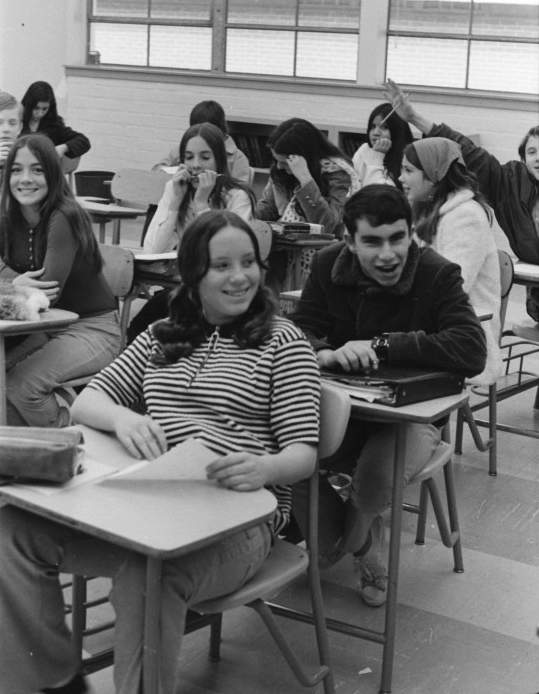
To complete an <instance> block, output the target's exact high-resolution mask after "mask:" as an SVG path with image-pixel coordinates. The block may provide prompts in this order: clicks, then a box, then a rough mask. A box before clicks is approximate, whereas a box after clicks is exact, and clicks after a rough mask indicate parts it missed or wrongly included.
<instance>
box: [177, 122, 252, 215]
mask: <svg viewBox="0 0 539 694" xmlns="http://www.w3.org/2000/svg"><path fill="white" fill-rule="evenodd" d="M197 136H198V137H201V138H202V139H203V140H204V141H205V142H206V143H207V145H208V147H209V148H210V149H211V151H212V152H213V156H214V158H215V167H216V169H217V173H218V174H221V175H220V176H219V177H218V178H217V181H216V183H215V186H214V187H213V190H212V192H211V194H210V197H209V203H210V205H211V207H212V208H213V209H216V210H218V209H223V208H224V207H225V201H224V199H223V193H224V192H226V191H229V190H231V189H232V188H241V190H244V191H245V192H246V193H247V195H248V196H249V200H250V201H251V207H252V213H253V216H254V208H255V204H256V200H255V196H254V193H253V191H252V190H251V189H250V188H249V186H248V185H246V184H245V183H243V182H242V181H238V179H237V178H233V177H232V176H231V175H230V172H229V170H228V162H227V157H226V149H225V139H224V134H223V133H222V131H221V130H220V129H219V128H218V127H217V126H216V125H213V124H212V123H197V124H195V125H192V126H191V127H190V128H188V129H187V130H186V131H185V133H184V134H183V137H182V139H181V141H180V161H181V162H182V164H183V163H184V161H185V150H186V149H187V144H188V143H189V140H191V139H192V138H193V137H197ZM194 196H195V189H194V188H193V186H191V185H189V186H188V188H187V193H186V194H185V195H184V197H183V200H182V202H181V204H180V209H179V210H178V222H179V223H180V226H183V225H184V224H185V218H186V216H187V210H188V209H189V205H190V204H191V202H192V200H193V198H194Z"/></svg>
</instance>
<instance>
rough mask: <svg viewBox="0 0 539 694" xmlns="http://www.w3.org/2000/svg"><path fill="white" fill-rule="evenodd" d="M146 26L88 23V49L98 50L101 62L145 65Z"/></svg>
mask: <svg viewBox="0 0 539 694" xmlns="http://www.w3.org/2000/svg"><path fill="white" fill-rule="evenodd" d="M147 33H148V32H147V27H146V26H145V25H140V24H100V23H98V22H92V24H91V25H90V50H92V51H99V53H100V61H101V63H114V64H117V65H146V64H147V60H146V48H147V39H146V37H147Z"/></svg>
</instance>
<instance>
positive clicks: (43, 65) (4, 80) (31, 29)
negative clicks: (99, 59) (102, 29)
mask: <svg viewBox="0 0 539 694" xmlns="http://www.w3.org/2000/svg"><path fill="white" fill-rule="evenodd" d="M85 56H86V0H0V89H3V90H5V91H7V92H10V93H11V94H13V95H14V96H16V97H17V98H18V99H20V98H21V97H22V96H23V94H24V92H25V91H26V89H27V87H28V86H29V85H30V84H31V83H32V82H35V81H37V80H45V81H46V82H49V83H50V84H51V85H52V87H53V89H54V92H55V94H56V98H57V101H58V106H59V112H60V113H62V114H63V113H65V112H66V111H67V110H68V99H67V97H68V90H67V83H66V76H65V69H64V66H65V65H67V64H83V63H84V61H85Z"/></svg>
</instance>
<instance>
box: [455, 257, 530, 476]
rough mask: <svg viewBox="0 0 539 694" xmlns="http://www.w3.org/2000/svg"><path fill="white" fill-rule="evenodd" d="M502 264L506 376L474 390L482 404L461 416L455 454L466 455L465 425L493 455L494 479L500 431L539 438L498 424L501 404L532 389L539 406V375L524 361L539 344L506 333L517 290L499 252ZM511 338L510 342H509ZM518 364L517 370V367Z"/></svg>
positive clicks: (491, 471) (510, 267)
mask: <svg viewBox="0 0 539 694" xmlns="http://www.w3.org/2000/svg"><path fill="white" fill-rule="evenodd" d="M498 259H499V262H500V279H501V305H500V326H501V331H502V333H501V337H500V347H501V349H502V351H504V352H505V356H504V357H503V362H504V364H505V373H504V374H503V375H502V376H501V377H500V378H498V379H497V380H496V382H495V383H492V384H490V385H489V386H471V392H472V394H473V395H476V396H478V401H477V402H475V403H474V404H470V403H467V404H466V405H464V406H463V407H462V408H461V409H460V410H459V411H458V413H457V427H456V432H455V452H456V453H459V454H460V453H462V437H463V427H464V422H466V424H467V425H468V426H469V428H470V433H471V434H472V438H473V441H474V443H475V446H476V448H477V449H478V450H480V451H483V452H486V451H488V454H489V470H488V474H489V475H491V476H492V477H495V476H496V475H497V431H498V430H500V431H507V432H510V433H514V434H521V435H524V436H531V437H533V438H539V432H537V431H534V430H530V429H523V428H519V427H515V426H509V425H506V424H501V423H499V422H498V414H497V404H498V402H501V401H503V400H506V399H507V398H510V397H511V396H513V395H517V394H519V393H522V392H523V391H525V390H528V389H530V388H534V387H538V391H537V395H536V398H535V407H538V406H539V374H535V373H532V372H529V371H526V370H525V368H524V358H525V357H526V356H529V355H531V354H534V353H537V352H539V344H537V343H535V344H534V343H533V342H531V341H529V340H528V339H527V336H526V334H524V333H523V334H522V337H524V339H523V340H512V338H513V337H515V335H516V334H515V333H514V332H513V331H511V330H507V331H506V330H504V327H503V326H504V322H505V314H506V312H507V302H508V298H509V292H510V291H511V287H512V286H513V273H514V270H513V261H512V260H511V256H510V255H509V254H508V253H506V252H505V251H502V250H498ZM508 338H509V339H508ZM515 364H516V367H515ZM485 407H488V419H487V420H482V419H476V418H475V417H474V414H473V413H474V412H476V411H477V410H481V409H484V408H485ZM478 427H486V428H488V438H487V439H485V440H484V439H483V438H482V437H481V434H480V432H479V428H478Z"/></svg>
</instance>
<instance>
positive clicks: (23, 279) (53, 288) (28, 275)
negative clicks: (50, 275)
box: [13, 267, 60, 302]
mask: <svg viewBox="0 0 539 694" xmlns="http://www.w3.org/2000/svg"><path fill="white" fill-rule="evenodd" d="M44 272H45V268H43V267H42V268H40V269H39V270H28V272H23V274H22V275H19V276H18V277H15V279H14V280H13V286H14V287H33V288H34V289H41V291H42V292H45V294H46V295H47V297H48V299H49V301H50V302H54V301H56V299H57V298H58V296H59V295H60V285H59V284H58V282H57V281H56V280H48V281H46V282H45V281H43V280H40V279H38V277H41V275H42V274H43V273H44Z"/></svg>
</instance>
